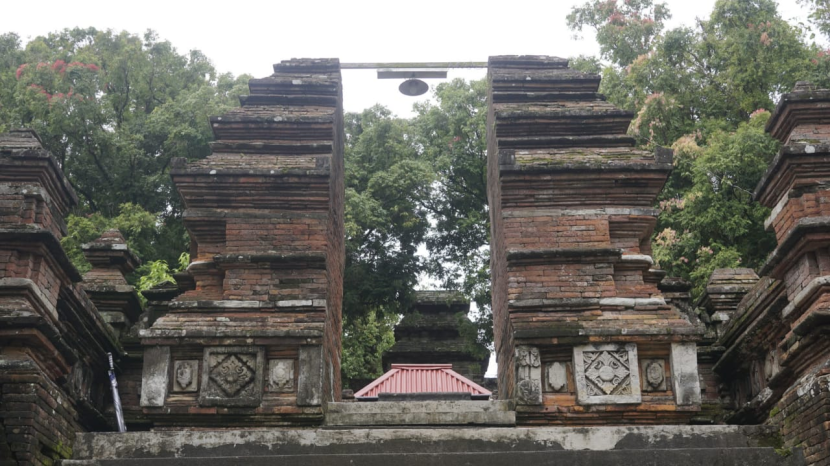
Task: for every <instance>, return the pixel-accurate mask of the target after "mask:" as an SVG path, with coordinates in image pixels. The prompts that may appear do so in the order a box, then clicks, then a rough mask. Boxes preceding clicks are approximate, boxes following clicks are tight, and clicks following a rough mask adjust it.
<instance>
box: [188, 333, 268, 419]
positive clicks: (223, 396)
mask: <svg viewBox="0 0 830 466" xmlns="http://www.w3.org/2000/svg"><path fill="white" fill-rule="evenodd" d="M264 359H265V351H264V349H263V348H258V347H229V346H221V347H215V348H205V353H204V368H203V370H202V390H201V393H200V396H199V403H200V404H201V405H203V406H259V404H260V402H261V399H262V385H263V377H264V368H263V366H264V363H265V361H264Z"/></svg>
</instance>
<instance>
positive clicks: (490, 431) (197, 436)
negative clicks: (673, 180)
mask: <svg viewBox="0 0 830 466" xmlns="http://www.w3.org/2000/svg"><path fill="white" fill-rule="evenodd" d="M350 404H351V403H350ZM769 433H771V430H770V429H767V428H763V427H758V426H659V425H658V426H636V427H635V426H628V427H622V426H620V427H611V426H608V427H535V428H516V427H492V428H486V429H483V428H469V429H465V428H459V427H455V428H445V429H442V428H432V429H430V428H420V429H418V428H413V429H401V428H397V429H396V428H391V429H309V430H303V429H288V430H277V429H263V430H215V431H210V430H200V431H158V432H127V433H124V434H119V433H80V434H78V435H77V437H76V442H75V445H74V457H75V459H78V460H91V459H119V458H143V459H145V460H146V461H149V460H150V459H152V458H182V457H188V458H211V457H217V456H233V455H246V456H248V457H253V456H266V455H305V454H310V453H317V454H328V453H364V454H372V453H380V452H383V451H387V452H390V451H393V452H396V453H419V452H424V451H428V450H431V451H442V452H460V451H471V449H475V451H481V452H493V451H499V450H500V449H506V450H508V451H510V452H513V453H515V452H520V451H540V450H544V451H547V452H548V453H550V452H552V451H556V450H576V451H584V450H588V451H611V450H616V451H621V452H626V453H630V452H631V451H632V450H641V449H669V448H750V447H756V446H758V440H757V438H760V437H763V436H765V435H768V434H769ZM64 464H65V463H64ZM306 464H309V463H306ZM355 464H358V463H355ZM508 464H509V463H508ZM563 464H571V463H563ZM695 464H700V463H695ZM713 464H716V463H713Z"/></svg>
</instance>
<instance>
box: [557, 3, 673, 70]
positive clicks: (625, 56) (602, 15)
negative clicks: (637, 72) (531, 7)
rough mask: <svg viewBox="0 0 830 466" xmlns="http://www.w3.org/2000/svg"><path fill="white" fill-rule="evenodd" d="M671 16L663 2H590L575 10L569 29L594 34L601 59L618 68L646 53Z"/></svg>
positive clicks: (571, 16)
mask: <svg viewBox="0 0 830 466" xmlns="http://www.w3.org/2000/svg"><path fill="white" fill-rule="evenodd" d="M670 18H671V13H670V12H669V9H668V8H667V7H666V4H665V3H663V2H657V3H655V2H654V1H653V0H591V1H589V2H588V3H585V4H584V5H582V6H580V7H574V8H573V10H571V13H570V14H569V15H568V27H569V28H570V29H571V30H573V31H582V29H583V28H585V27H589V28H592V29H594V30H595V31H596V39H597V43H599V46H600V51H601V52H602V56H603V58H606V59H608V60H610V61H611V62H612V63H615V64H617V65H620V66H625V65H627V64H629V63H631V62H633V61H634V59H636V58H637V57H638V56H640V55H643V54H645V53H647V52H648V51H649V50H651V48H652V46H653V42H654V39H655V38H656V37H657V36H658V35H659V34H660V32H661V31H662V30H663V27H664V26H665V21H666V20H667V19H670Z"/></svg>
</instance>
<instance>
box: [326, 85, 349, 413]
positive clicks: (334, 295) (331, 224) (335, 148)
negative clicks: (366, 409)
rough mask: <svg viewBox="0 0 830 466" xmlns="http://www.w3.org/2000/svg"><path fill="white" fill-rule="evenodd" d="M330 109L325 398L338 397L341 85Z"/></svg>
mask: <svg viewBox="0 0 830 466" xmlns="http://www.w3.org/2000/svg"><path fill="white" fill-rule="evenodd" d="M337 92H338V94H337V106H336V107H335V112H334V125H333V128H332V129H333V131H334V135H333V144H332V157H331V173H332V176H330V177H329V211H328V224H327V226H326V243H327V249H326V276H327V284H328V289H327V292H326V328H325V329H324V336H323V352H324V360H325V367H324V371H323V387H324V389H326V388H327V389H328V392H329V393H327V394H326V395H325V399H326V401H340V399H341V393H342V382H341V377H340V355H341V352H342V342H341V337H342V334H343V274H344V272H345V268H346V226H345V196H346V181H345V166H344V163H345V159H344V152H345V141H344V140H343V138H344V137H345V129H344V127H343V88H342V86H338V91H337Z"/></svg>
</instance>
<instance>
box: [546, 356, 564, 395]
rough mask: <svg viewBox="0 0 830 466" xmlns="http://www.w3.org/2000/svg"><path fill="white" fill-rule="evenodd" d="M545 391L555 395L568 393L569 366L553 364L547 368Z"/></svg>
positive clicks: (561, 363)
mask: <svg viewBox="0 0 830 466" xmlns="http://www.w3.org/2000/svg"><path fill="white" fill-rule="evenodd" d="M545 382H546V383H545V390H546V391H549V392H554V393H565V392H567V391H568V364H567V363H564V362H552V363H550V364H548V365H547V366H545Z"/></svg>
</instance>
